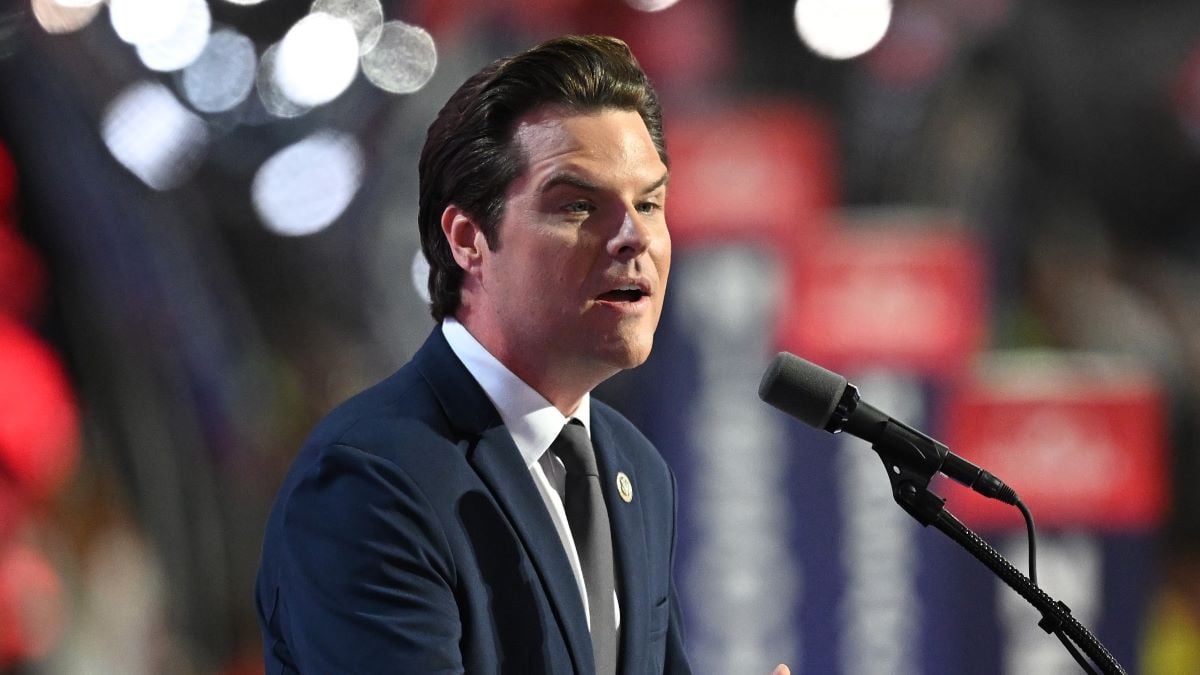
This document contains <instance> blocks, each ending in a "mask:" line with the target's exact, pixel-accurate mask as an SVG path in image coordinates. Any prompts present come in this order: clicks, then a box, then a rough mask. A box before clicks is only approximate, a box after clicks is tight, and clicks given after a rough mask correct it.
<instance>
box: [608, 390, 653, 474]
mask: <svg viewBox="0 0 1200 675" xmlns="http://www.w3.org/2000/svg"><path fill="white" fill-rule="evenodd" d="M591 406H592V418H593V420H594V422H593V424H602V425H605V426H606V427H607V428H608V430H609V432H610V433H612V434H613V436H614V437H616V438H618V439H620V441H621V444H622V447H623V448H624V450H625V451H626V453H628V454H632V455H633V456H634V457H636V458H637V460H638V461H640V462H646V463H648V464H650V465H652V466H655V467H656V468H661V469H662V470H663V471H669V469H668V467H667V463H666V460H664V459H663V458H662V455H661V454H659V452H658V448H656V447H654V444H653V443H651V442H650V439H648V438H646V435H645V434H643V433H642V431H641V430H640V429H638V428H637V427H636V426H634V424H633V422H630V421H629V419H628V418H627V417H625V416H624V415H622V414H621V413H620V412H618V411H617V410H616V409H615V408H613V407H612V406H610V405H608V404H607V403H604V402H603V401H599V400H597V399H595V398H593V399H592V403H591Z"/></svg>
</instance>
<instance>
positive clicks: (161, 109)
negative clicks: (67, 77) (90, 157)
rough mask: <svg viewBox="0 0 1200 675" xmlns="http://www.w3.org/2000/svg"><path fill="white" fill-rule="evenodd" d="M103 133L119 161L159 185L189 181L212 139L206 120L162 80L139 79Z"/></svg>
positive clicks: (107, 115) (107, 117)
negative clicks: (161, 81) (192, 110)
mask: <svg viewBox="0 0 1200 675" xmlns="http://www.w3.org/2000/svg"><path fill="white" fill-rule="evenodd" d="M100 135H101V137H102V138H103V139H104V144H105V145H106V146H108V150H109V152H111V153H112V155H113V157H116V159H117V161H118V162H120V163H121V164H123V165H124V166H125V168H127V169H129V170H130V171H131V172H133V174H134V175H136V176H137V177H138V178H141V179H142V182H144V183H145V184H146V185H149V186H150V187H152V188H154V189H156V190H169V189H171V188H173V187H176V186H178V185H179V184H180V183H182V182H183V181H184V180H186V179H187V178H188V177H189V176H190V175H191V173H192V171H193V170H194V169H195V168H196V166H197V165H198V164H199V162H200V160H201V159H202V158H203V155H204V148H205V146H206V145H207V143H208V132H207V130H206V127H205V125H204V121H203V120H201V119H200V118H199V117H197V116H196V114H195V113H193V112H191V111H190V110H188V109H187V108H185V107H184V106H183V104H181V103H180V102H179V101H178V100H176V98H175V95H174V94H172V93H171V92H170V90H168V89H167V88H166V87H164V86H163V85H161V84H158V83H157V82H141V83H138V84H134V85H132V86H130V87H129V88H128V89H126V90H125V91H124V92H122V93H121V94H120V95H119V96H117V98H116V99H114V100H113V102H112V103H111V104H109V106H108V108H107V109H106V110H105V112H104V117H103V119H102V121H101V124H100Z"/></svg>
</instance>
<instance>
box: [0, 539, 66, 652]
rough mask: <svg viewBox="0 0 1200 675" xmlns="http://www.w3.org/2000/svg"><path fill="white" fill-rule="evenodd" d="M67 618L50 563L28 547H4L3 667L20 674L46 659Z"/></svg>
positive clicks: (0, 589) (0, 580)
mask: <svg viewBox="0 0 1200 675" xmlns="http://www.w3.org/2000/svg"><path fill="white" fill-rule="evenodd" d="M66 618H67V606H66V601H65V598H64V593H63V584H62V580H61V579H60V578H59V576H58V573H57V572H55V570H54V567H53V566H52V565H51V564H50V561H49V560H47V559H46V557H45V556H43V555H42V554H41V553H40V552H38V551H37V550H36V549H34V548H32V547H30V546H28V545H26V544H24V543H12V544H8V545H0V667H3V668H4V669H5V672H20V670H21V665H22V664H26V663H30V662H33V661H36V660H38V659H41V658H43V657H45V656H46V654H48V653H49V652H50V650H51V649H52V648H53V647H54V646H55V644H56V643H57V642H58V640H59V638H60V637H61V636H62V634H63V632H64V630H65V628H66ZM9 668H12V670H11V671H10V670H9Z"/></svg>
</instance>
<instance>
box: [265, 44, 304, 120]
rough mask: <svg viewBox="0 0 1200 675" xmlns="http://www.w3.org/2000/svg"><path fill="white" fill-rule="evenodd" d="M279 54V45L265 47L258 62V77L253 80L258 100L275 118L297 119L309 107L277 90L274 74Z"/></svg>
mask: <svg viewBox="0 0 1200 675" xmlns="http://www.w3.org/2000/svg"><path fill="white" fill-rule="evenodd" d="M278 53H279V45H278V44H273V45H271V46H270V47H267V50H266V51H264V52H263V54H262V57H261V58H259V60H258V75H257V76H256V77H255V79H254V84H255V87H256V88H257V90H258V99H259V100H260V101H262V104H263V108H265V109H266V111H267V112H268V113H270V114H272V115H274V116H275V117H282V118H285V119H287V118H291V117H299V116H300V115H303V114H304V113H306V112H308V111H309V110H311V109H312V108H311V106H306V105H300V104H299V103H296V102H295V101H293V100H291V99H290V98H288V97H287V95H286V94H284V93H283V91H282V90H281V89H280V88H279V80H278V78H277V77H276V74H275V61H276V56H277V55H278Z"/></svg>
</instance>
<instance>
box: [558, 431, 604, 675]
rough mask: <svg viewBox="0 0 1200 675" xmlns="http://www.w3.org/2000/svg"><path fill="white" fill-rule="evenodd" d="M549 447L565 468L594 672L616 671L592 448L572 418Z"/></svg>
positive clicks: (600, 500) (600, 503)
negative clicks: (586, 608) (588, 616)
mask: <svg viewBox="0 0 1200 675" xmlns="http://www.w3.org/2000/svg"><path fill="white" fill-rule="evenodd" d="M550 451H551V452H553V453H554V454H555V455H557V456H558V458H559V459H561V460H562V463H563V466H565V467H566V469H567V494H566V498H565V499H564V502H563V506H564V507H565V510H566V512H567V522H568V523H569V524H570V526H571V536H572V537H573V538H574V539H575V549H576V550H577V551H578V552H579V564H580V566H581V567H582V568H583V581H584V585H586V586H587V599H588V609H589V611H590V613H591V617H590V619H591V624H592V651H593V652H594V653H595V655H596V673H597V675H615V673H616V672H617V620H616V615H615V611H614V609H613V589H614V583H615V582H614V575H613V552H612V533H611V530H610V529H609V524H608V508H607V507H605V505H604V494H603V492H602V491H601V489H600V475H599V472H598V471H597V470H596V453H595V452H593V450H592V441H591V439H590V438H588V432H587V429H585V428H584V426H583V424H582V423H581V422H580V421H579V420H576V419H572V420H571V421H570V422H568V423H567V424H566V425H564V426H563V430H562V432H561V433H560V434H559V435H558V438H557V439H555V441H554V443H553V444H552V445H551V446H550Z"/></svg>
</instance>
